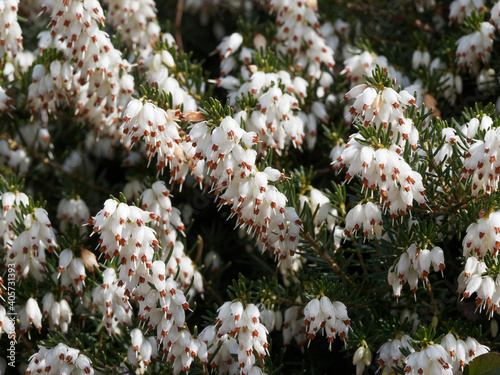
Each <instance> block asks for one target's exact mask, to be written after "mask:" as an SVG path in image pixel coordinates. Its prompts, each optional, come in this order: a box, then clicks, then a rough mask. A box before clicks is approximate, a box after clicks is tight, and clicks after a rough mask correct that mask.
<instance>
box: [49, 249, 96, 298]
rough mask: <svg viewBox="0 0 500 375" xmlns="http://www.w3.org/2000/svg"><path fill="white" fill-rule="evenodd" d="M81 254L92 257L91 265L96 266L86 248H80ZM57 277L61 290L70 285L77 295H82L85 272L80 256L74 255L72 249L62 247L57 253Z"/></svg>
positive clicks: (92, 255) (66, 288)
mask: <svg viewBox="0 0 500 375" xmlns="http://www.w3.org/2000/svg"><path fill="white" fill-rule="evenodd" d="M81 252H82V256H83V254H86V255H87V257H89V258H90V259H93V261H94V263H93V264H92V265H93V266H96V267H97V268H98V265H97V262H96V261H95V256H94V254H92V253H91V252H90V251H88V250H86V249H83V248H82V249H81ZM57 273H58V277H60V278H61V290H62V291H67V290H69V288H70V287H71V288H72V289H73V290H74V291H75V293H76V294H77V295H78V297H80V298H82V297H83V287H84V284H85V278H86V272H85V264H84V262H83V260H82V259H81V258H78V257H75V256H74V254H73V251H72V250H70V249H64V250H63V251H61V253H60V254H59V267H58V268H57Z"/></svg>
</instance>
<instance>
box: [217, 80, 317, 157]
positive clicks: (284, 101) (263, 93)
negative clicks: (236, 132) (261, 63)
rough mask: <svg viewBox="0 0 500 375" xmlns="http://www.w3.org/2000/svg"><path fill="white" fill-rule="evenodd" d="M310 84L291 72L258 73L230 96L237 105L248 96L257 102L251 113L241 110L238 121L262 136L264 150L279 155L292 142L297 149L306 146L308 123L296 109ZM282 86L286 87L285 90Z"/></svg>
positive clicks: (236, 117) (237, 115)
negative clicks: (272, 151) (305, 128)
mask: <svg viewBox="0 0 500 375" xmlns="http://www.w3.org/2000/svg"><path fill="white" fill-rule="evenodd" d="M228 78H229V77H228ZM221 82H222V81H221ZM307 85H308V83H307V82H306V81H305V80H304V79H303V78H301V77H295V78H294V79H293V80H292V78H291V77H290V75H289V73H287V72H284V71H281V72H279V73H264V72H261V71H257V72H255V73H253V74H252V75H251V76H250V77H249V78H248V80H247V81H246V82H244V83H243V84H242V85H241V86H240V87H239V88H238V90H235V91H232V92H230V93H229V101H230V104H233V103H234V102H235V100H236V99H237V98H239V99H241V98H243V97H244V96H245V97H255V98H256V99H257V105H256V107H255V109H252V110H251V111H249V112H248V111H247V110H241V111H239V112H237V113H236V116H235V119H236V120H237V121H238V122H240V121H242V120H244V121H245V123H246V125H247V129H248V130H249V131H253V132H255V133H256V134H257V135H258V136H259V139H260V140H262V144H261V147H262V148H263V151H265V150H267V148H272V149H274V150H276V151H277V152H278V153H279V152H281V151H282V150H283V149H284V148H285V146H287V145H288V144H289V143H290V142H291V143H292V144H293V145H294V146H295V147H300V146H301V145H302V143H303V139H304V137H305V134H304V122H303V119H302V118H301V117H300V116H297V114H296V111H294V109H296V108H298V106H299V101H298V99H297V98H296V96H295V95H297V96H298V97H302V98H304V97H305V96H306V89H307ZM280 86H284V89H285V91H283V90H282V89H281V88H280ZM294 94H295V95H294Z"/></svg>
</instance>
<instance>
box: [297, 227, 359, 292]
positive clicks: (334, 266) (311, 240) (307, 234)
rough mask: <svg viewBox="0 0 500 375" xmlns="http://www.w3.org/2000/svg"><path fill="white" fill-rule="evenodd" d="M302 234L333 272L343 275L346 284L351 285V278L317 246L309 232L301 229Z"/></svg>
mask: <svg viewBox="0 0 500 375" xmlns="http://www.w3.org/2000/svg"><path fill="white" fill-rule="evenodd" d="M301 233H302V236H303V237H304V238H305V239H306V240H307V242H309V243H310V244H311V246H312V248H313V249H314V250H316V251H317V252H318V254H319V255H320V256H321V259H323V260H324V261H325V262H326V263H328V265H329V266H330V267H331V268H332V270H333V272H335V273H336V274H337V275H339V276H341V277H343V278H344V279H345V281H346V282H347V284H348V285H352V280H351V279H350V278H349V276H347V275H346V274H345V273H344V272H343V271H342V269H341V268H340V267H339V265H338V264H337V263H335V262H334V261H333V260H332V258H330V256H329V255H328V254H327V253H326V251H325V250H324V249H322V248H321V246H319V244H318V243H317V242H316V241H314V239H313V238H312V237H311V235H310V234H309V233H306V232H304V231H301Z"/></svg>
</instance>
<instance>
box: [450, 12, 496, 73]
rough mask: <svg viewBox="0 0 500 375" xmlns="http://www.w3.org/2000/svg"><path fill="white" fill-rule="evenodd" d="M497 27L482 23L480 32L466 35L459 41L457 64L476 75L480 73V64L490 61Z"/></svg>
mask: <svg viewBox="0 0 500 375" xmlns="http://www.w3.org/2000/svg"><path fill="white" fill-rule="evenodd" d="M494 33H495V27H494V26H493V25H491V24H490V23H489V22H482V23H481V27H480V29H479V30H478V31H475V32H473V33H472V34H468V35H464V36H462V37H461V38H460V39H458V40H457V52H456V56H457V64H458V66H459V67H460V68H466V69H468V70H469V71H472V72H474V73H475V74H477V73H478V71H479V62H480V61H481V62H483V63H487V62H488V61H489V60H490V54H491V49H492V46H493V38H494Z"/></svg>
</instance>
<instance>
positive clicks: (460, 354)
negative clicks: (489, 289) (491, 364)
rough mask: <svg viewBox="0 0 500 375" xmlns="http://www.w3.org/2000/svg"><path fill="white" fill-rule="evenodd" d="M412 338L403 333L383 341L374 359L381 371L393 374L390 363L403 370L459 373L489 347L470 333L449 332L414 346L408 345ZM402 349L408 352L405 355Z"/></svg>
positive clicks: (412, 372) (406, 371) (410, 371)
mask: <svg viewBox="0 0 500 375" xmlns="http://www.w3.org/2000/svg"><path fill="white" fill-rule="evenodd" d="M411 341H412V338H411V337H410V336H408V335H402V336H401V337H400V339H394V340H390V341H388V342H386V343H385V344H383V345H382V346H381V347H380V349H379V351H378V353H379V356H378V360H377V362H378V363H379V365H380V368H381V369H382V374H393V373H395V372H393V371H392V367H399V368H402V369H404V372H405V373H406V374H415V375H416V374H423V373H424V372H425V373H428V371H432V372H429V373H431V374H458V373H462V371H463V369H464V366H465V365H466V364H468V363H469V362H470V361H472V359H474V358H475V357H477V356H479V355H481V354H484V353H487V352H488V348H487V347H486V346H484V345H481V344H480V343H479V342H477V340H476V339H474V338H472V337H467V338H465V340H462V339H460V338H458V337H457V336H456V334H454V333H451V332H449V333H448V334H447V335H445V336H444V337H443V338H442V340H441V341H440V342H439V343H438V342H433V343H431V344H428V345H426V346H425V347H422V348H419V349H416V348H414V347H413V346H411V345H410V342H411ZM401 349H404V350H405V351H408V352H409V353H410V354H409V355H408V356H405V355H404V354H403V353H402V352H401Z"/></svg>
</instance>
